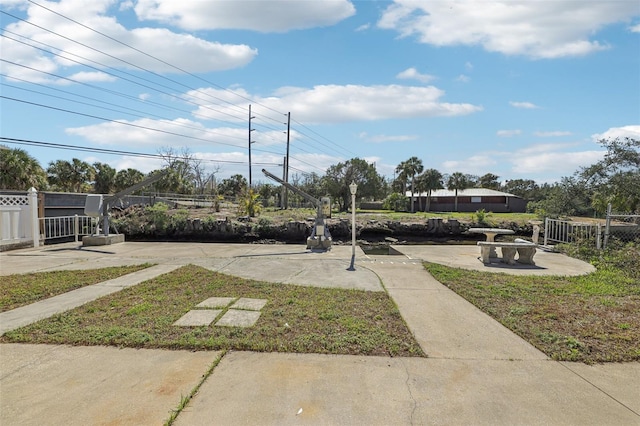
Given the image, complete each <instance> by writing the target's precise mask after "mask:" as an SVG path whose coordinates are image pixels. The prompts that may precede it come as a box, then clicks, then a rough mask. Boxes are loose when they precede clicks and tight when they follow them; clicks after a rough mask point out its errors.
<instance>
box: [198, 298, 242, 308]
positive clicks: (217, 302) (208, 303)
mask: <svg viewBox="0 0 640 426" xmlns="http://www.w3.org/2000/svg"><path fill="white" fill-rule="evenodd" d="M234 300H236V298H235V297H210V298H208V299H207V300H204V301H202V302H200V303H198V304H197V305H196V308H226V307H227V306H229V304H230V303H231V302H233V301H234Z"/></svg>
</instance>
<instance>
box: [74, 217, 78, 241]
mask: <svg viewBox="0 0 640 426" xmlns="http://www.w3.org/2000/svg"><path fill="white" fill-rule="evenodd" d="M73 236H74V237H75V239H76V243H77V242H78V215H75V216H74V218H73Z"/></svg>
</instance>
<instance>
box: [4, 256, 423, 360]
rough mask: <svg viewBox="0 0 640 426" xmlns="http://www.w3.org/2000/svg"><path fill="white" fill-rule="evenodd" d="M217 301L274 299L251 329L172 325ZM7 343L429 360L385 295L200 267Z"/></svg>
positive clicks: (22, 332)
mask: <svg viewBox="0 0 640 426" xmlns="http://www.w3.org/2000/svg"><path fill="white" fill-rule="evenodd" d="M210 297H250V298H258V299H267V300H268V302H267V304H266V305H265V306H264V307H263V308H262V310H261V315H260V318H259V319H258V322H257V323H256V324H255V325H254V326H253V327H249V328H239V327H220V326H209V327H177V326H173V325H172V324H173V323H174V322H175V321H176V320H178V319H179V318H180V317H181V316H183V315H184V314H185V313H186V312H188V311H189V310H191V309H194V307H195V305H197V304H198V303H200V302H202V301H204V300H205V299H207V298H210ZM222 314H224V312H223V313H222ZM1 341H2V342H14V343H17V342H20V343H22V342H24V343H55V344H62V343H65V344H72V345H115V346H128V347H144V348H168V349H193V350H199V349H202V350H204V349H210V350H218V349H235V350H251V351H269V352H298V353H331V354H354V355H355V354H358V355H383V356H389V355H392V356H425V354H424V353H423V352H422V349H421V348H420V346H419V345H418V343H417V342H416V341H415V339H414V338H413V336H412V335H411V333H410V331H409V329H408V328H407V326H406V324H405V323H404V321H403V319H402V317H401V316H400V312H399V311H398V308H397V307H396V305H395V303H394V302H393V301H392V300H391V299H390V298H389V296H388V295H387V293H385V292H366V291H360V290H344V289H330V288H311V287H302V286H296V285H286V284H271V283H266V282H260V281H253V280H247V279H243V278H238V277H233V276H229V275H224V274H221V273H218V272H214V271H210V270H207V269H204V268H201V267H198V266H194V265H188V266H184V267H182V268H180V269H178V270H176V271H173V272H171V273H169V274H165V275H161V276H159V277H157V278H155V279H152V280H149V281H146V282H143V283H141V284H138V285H137V286H134V287H130V288H127V289H124V290H123V291H120V292H118V293H114V294H112V295H109V296H105V297H102V298H100V299H98V300H96V301H94V302H91V303H88V304H86V305H84V306H81V307H79V308H76V309H74V310H72V311H69V312H66V313H63V314H59V315H56V316H54V317H51V318H49V319H45V320H42V321H40V322H37V323H35V324H32V325H30V326H27V327H23V328H20V329H18V330H14V331H11V332H8V333H6V334H5V335H4V336H3V337H2V338H1Z"/></svg>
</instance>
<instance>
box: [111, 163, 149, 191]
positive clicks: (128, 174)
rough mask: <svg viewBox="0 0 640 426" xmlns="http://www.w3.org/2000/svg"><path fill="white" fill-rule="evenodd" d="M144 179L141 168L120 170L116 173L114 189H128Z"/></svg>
mask: <svg viewBox="0 0 640 426" xmlns="http://www.w3.org/2000/svg"><path fill="white" fill-rule="evenodd" d="M143 179H144V173H142V172H141V171H140V170H137V169H132V168H128V169H122V170H118V173H116V177H115V180H114V191H115V192H120V191H122V190H123V189H127V188H129V187H130V186H133V185H135V184H136V183H138V182H140V181H142V180H143Z"/></svg>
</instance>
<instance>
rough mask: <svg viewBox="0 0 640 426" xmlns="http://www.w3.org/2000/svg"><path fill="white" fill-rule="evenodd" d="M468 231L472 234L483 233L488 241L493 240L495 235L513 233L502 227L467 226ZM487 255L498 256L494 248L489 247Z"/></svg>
mask: <svg viewBox="0 0 640 426" xmlns="http://www.w3.org/2000/svg"><path fill="white" fill-rule="evenodd" d="M469 232H471V233H472V234H484V235H485V236H486V237H487V239H486V241H488V242H494V241H495V239H496V235H510V234H514V232H513V230H512V229H502V228H469ZM489 257H498V253H496V248H495V247H491V250H490V252H489Z"/></svg>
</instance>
